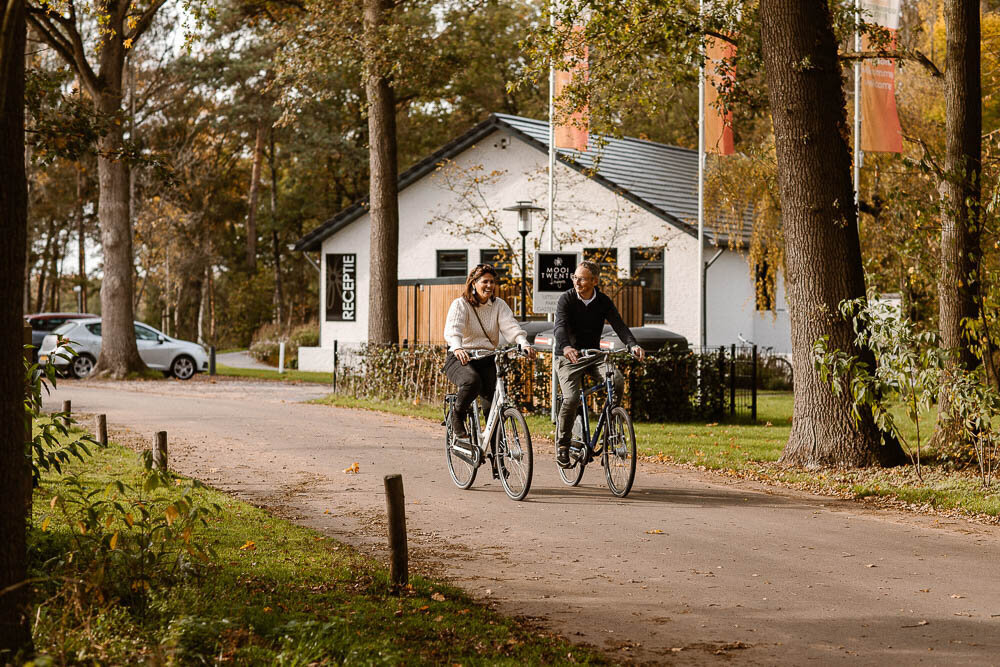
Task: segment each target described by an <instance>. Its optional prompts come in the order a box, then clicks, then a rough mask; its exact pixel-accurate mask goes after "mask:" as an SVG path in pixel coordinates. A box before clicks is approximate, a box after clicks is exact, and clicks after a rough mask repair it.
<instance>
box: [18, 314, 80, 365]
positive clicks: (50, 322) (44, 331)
mask: <svg viewBox="0 0 1000 667" xmlns="http://www.w3.org/2000/svg"><path fill="white" fill-rule="evenodd" d="M85 317H93V315H92V314H88V313H34V314H33V315H25V316H24V321H25V322H27V323H28V324H30V325H31V344H32V345H34V346H35V349H34V350H32V356H33V357H34V358H35V359H37V358H38V348H40V347H41V346H42V339H44V338H45V337H46V336H47V335H48V334H50V333H52V332H53V331H55V330H56V329H58V328H59V327H61V326H62V325H64V324H66V323H67V322H69V321H70V320H79V319H82V318H85Z"/></svg>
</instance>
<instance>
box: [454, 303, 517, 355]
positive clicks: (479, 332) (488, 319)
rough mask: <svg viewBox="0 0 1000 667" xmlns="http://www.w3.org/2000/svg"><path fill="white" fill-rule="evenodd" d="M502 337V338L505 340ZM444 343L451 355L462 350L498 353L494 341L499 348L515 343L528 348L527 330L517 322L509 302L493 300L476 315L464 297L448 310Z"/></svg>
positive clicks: (478, 310) (482, 305)
mask: <svg viewBox="0 0 1000 667" xmlns="http://www.w3.org/2000/svg"><path fill="white" fill-rule="evenodd" d="M477 314H478V315H479V320H481V321H482V323H483V326H482V327H480V326H479V320H476V315H477ZM484 329H485V333H484V331H483V330H484ZM486 334H489V336H487V335H486ZM501 334H503V337H502V339H501ZM490 338H492V339H493V340H492V341H491V340H490ZM444 339H445V341H447V343H448V349H449V350H451V351H452V352H454V351H455V350H457V349H459V348H462V349H465V350H493V349H496V346H495V345H494V344H493V343H494V341H495V342H496V343H497V345H501V344H502V343H503V342H504V341H506V342H511V341H515V342H517V343H518V344H519V345H527V344H528V338H527V335H526V334H525V332H524V329H522V328H521V327H520V325H518V323H517V320H515V319H514V313H512V312H511V310H510V306H508V305H507V302H506V301H504V300H503V299H493V300H492V301H487V302H486V303H484V304H480V306H479V307H478V308H476V309H475V312H473V308H472V304H470V303H469V302H468V301H466V300H465V297H461V296H460V297H458V298H457V299H455V300H454V301H452V302H451V307H450V308H448V319H447V320H445V323H444Z"/></svg>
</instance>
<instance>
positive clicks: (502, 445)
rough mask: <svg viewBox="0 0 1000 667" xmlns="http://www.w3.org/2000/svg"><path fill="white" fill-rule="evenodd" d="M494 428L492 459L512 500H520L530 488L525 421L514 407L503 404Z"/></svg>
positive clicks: (529, 451)
mask: <svg viewBox="0 0 1000 667" xmlns="http://www.w3.org/2000/svg"><path fill="white" fill-rule="evenodd" d="M500 426H501V428H500V429H499V431H498V432H497V440H496V450H495V451H496V460H497V470H498V472H499V473H500V483H501V484H503V488H504V491H506V492H507V495H508V496H510V497H511V498H513V499H514V500H523V499H524V497H525V496H526V495H528V489H530V488H531V472H532V466H533V465H534V461H533V457H532V453H531V434H530V433H528V424H527V423H526V422H525V421H524V417H523V416H522V415H521V413H520V412H518V410H517V409H516V408H505V409H504V411H503V420H502V421H501V423H500Z"/></svg>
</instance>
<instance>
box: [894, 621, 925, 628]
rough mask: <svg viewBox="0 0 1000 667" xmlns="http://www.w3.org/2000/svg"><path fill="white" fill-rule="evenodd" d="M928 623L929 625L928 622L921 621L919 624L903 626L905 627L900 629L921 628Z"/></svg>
mask: <svg viewBox="0 0 1000 667" xmlns="http://www.w3.org/2000/svg"><path fill="white" fill-rule="evenodd" d="M927 623H928V622H927V621H920V622H919V623H917V624H915V625H903V626H900V627H903V628H919V627H921V626H924V625H927Z"/></svg>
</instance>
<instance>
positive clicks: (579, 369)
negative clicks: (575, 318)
mask: <svg viewBox="0 0 1000 667" xmlns="http://www.w3.org/2000/svg"><path fill="white" fill-rule="evenodd" d="M600 361H601V358H600V357H592V358H590V359H581V360H580V361H578V362H576V363H575V364H574V363H571V362H570V360H569V359H567V358H566V357H556V377H558V378H559V388H560V389H561V390H562V396H563V401H562V405H561V406H560V407H559V417H558V418H557V420H556V421H557V428H556V446H557V447H568V446H569V442H570V438H571V437H572V435H573V421H574V420H575V419H576V411H577V408H579V407H580V395H581V394H582V393H583V378H584V376H588V377H590V378H591V381H592V382H595V383H599V382H604V373H603V369H602V368H600V367H599V364H600ZM614 372H615V378H614V383H615V395H616V396H618V398H619V401H620V400H621V396H622V392H623V391H624V390H625V376H624V375H622V372H621V371H620V370H618V369H617V368H615V369H614Z"/></svg>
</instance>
